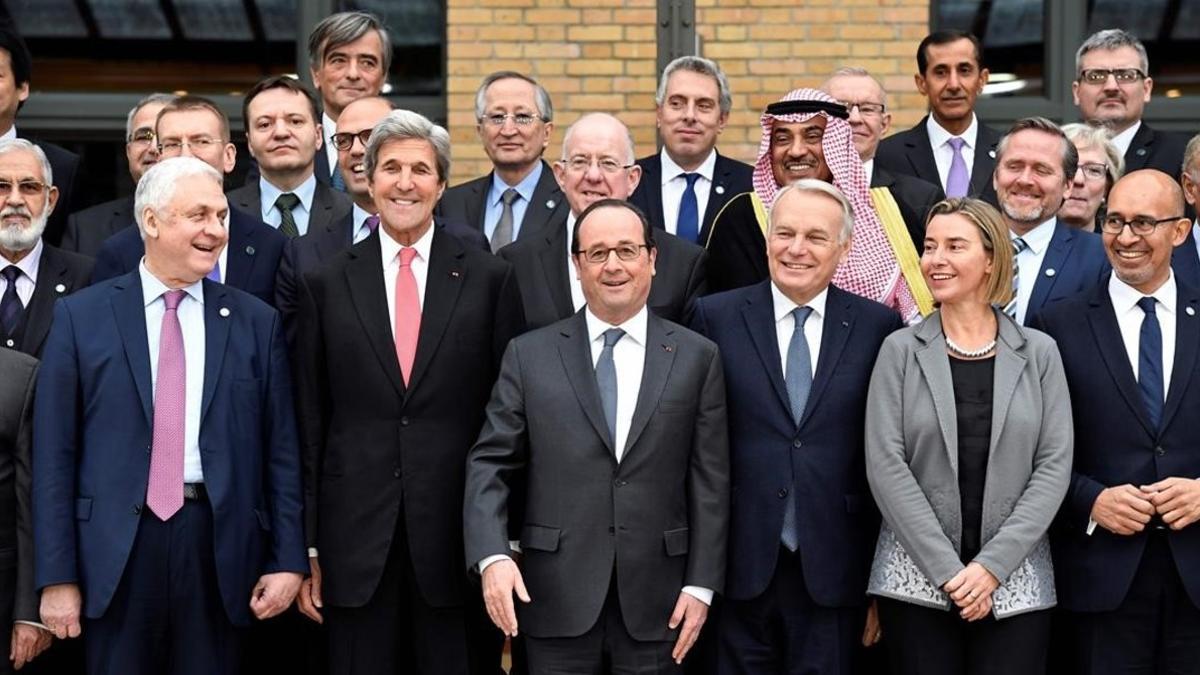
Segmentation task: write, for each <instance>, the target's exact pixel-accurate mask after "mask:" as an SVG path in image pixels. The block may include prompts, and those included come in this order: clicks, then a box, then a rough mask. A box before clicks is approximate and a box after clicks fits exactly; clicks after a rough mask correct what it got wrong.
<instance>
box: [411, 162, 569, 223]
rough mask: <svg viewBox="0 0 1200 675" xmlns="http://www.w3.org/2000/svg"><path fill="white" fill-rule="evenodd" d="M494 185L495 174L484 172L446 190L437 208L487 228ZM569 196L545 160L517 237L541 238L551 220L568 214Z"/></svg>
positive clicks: (448, 215) (455, 218) (452, 217)
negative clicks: (488, 211)
mask: <svg viewBox="0 0 1200 675" xmlns="http://www.w3.org/2000/svg"><path fill="white" fill-rule="evenodd" d="M491 189H492V174H491V173H488V174H487V175H485V176H480V177H479V178H476V179H474V180H470V181H467V182H466V183H463V184H462V185H455V186H454V187H452V188H450V189H448V190H446V193H445V194H444V195H442V199H441V201H439V202H438V205H437V209H436V210H435V211H434V213H436V214H437V215H439V216H442V217H444V218H445V219H446V220H447V221H449V222H453V223H461V224H463V225H466V226H469V227H473V228H475V229H477V230H479V231H480V232H481V233H482V232H484V227H483V219H484V217H485V216H486V215H487V197H488V192H490V191H491ZM568 209H570V206H568V205H567V200H566V198H565V197H563V193H562V188H560V187H559V186H558V181H557V180H555V179H554V170H553V169H552V168H551V167H550V165H549V164H547V163H546V160H542V175H541V176H540V177H539V178H538V183H537V187H535V188H534V189H533V199H532V200H531V201H530V202H529V205H528V206H527V207H526V208H525V216H524V218H523V219H522V221H521V229H520V230H519V231H518V232H517V241H524V240H525V239H527V238H537V237H538V236H540V235H541V233H542V230H544V229H545V228H546V227H547V226H548V225H550V224H551V223H554V222H557V221H558V219H559V218H560V217H561V218H565V217H566V213H567V210H568Z"/></svg>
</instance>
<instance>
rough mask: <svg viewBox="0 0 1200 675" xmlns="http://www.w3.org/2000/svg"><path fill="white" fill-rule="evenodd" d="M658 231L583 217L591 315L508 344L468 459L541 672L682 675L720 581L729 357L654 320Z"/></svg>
mask: <svg viewBox="0 0 1200 675" xmlns="http://www.w3.org/2000/svg"><path fill="white" fill-rule="evenodd" d="M585 119H587V118H585ZM609 120H610V122H607V123H606V124H611V118H609ZM593 121H594V122H599V119H594V120H593ZM581 122H582V120H581ZM577 124H579V123H577ZM612 128H614V129H615V128H616V127H615V126H613V127H612ZM576 149H578V147H577V148H576ZM570 157H572V160H574V159H578V156H573V155H572V156H570ZM610 160H613V158H612V157H606V158H604V160H603V161H610ZM625 161H626V162H628V163H632V157H629V158H627V159H626V160H625ZM581 163H594V161H593V160H592V159H587V160H581ZM592 170H593V171H594V170H595V169H594V168H593V169H592ZM661 236H670V235H666V234H665V233H663V232H661V231H657V230H655V229H654V228H652V227H651V226H650V223H649V221H648V220H647V219H646V216H645V215H644V214H642V212H641V211H640V210H639V209H638V208H637V207H635V206H633V205H631V204H629V203H627V202H625V201H623V200H620V199H611V198H608V199H601V200H597V201H595V202H593V203H592V204H591V205H590V206H589V207H588V208H586V209H585V210H583V211H582V213H580V215H579V217H578V219H576V220H575V223H574V232H573V233H572V237H571V241H572V248H571V264H572V265H573V267H574V269H575V271H576V273H577V274H578V276H579V278H580V280H581V285H582V288H583V293H584V297H585V300H586V302H585V307H584V308H583V309H581V310H580V311H579V312H577V313H575V314H574V316H571V317H570V318H568V319H566V320H564V321H561V322H558V323H556V324H554V325H553V326H550V327H547V328H543V329H541V330H536V331H533V332H530V333H527V334H525V335H523V336H520V337H517V338H515V339H514V340H513V341H512V342H511V343H509V345H508V348H507V349H506V350H505V353H504V358H503V361H502V362H501V366H500V375H499V380H498V382H497V384H496V387H495V388H494V389H493V393H492V399H491V402H490V403H489V404H488V406H487V417H486V420H485V422H484V425H483V429H482V431H481V432H480V434H479V440H478V441H477V442H476V443H475V446H474V447H473V448H472V449H471V452H470V454H469V455H468V459H467V486H466V494H465V504H466V506H465V514H464V523H465V527H466V531H465V536H466V559H467V562H468V564H469V565H470V566H471V567H472V569H478V570H479V572H480V574H481V575H482V579H483V597H484V600H485V602H486V603H487V607H488V614H489V615H490V616H491V618H492V621H493V622H494V623H495V624H496V626H498V627H499V628H500V629H501V630H503V631H504V632H505V633H506V634H507V635H510V636H514V637H515V636H518V635H524V636H525V644H526V649H527V653H528V658H529V672H530V673H533V674H535V675H540V674H543V673H600V672H614V673H635V672H636V673H647V674H650V673H680V672H682V669H681V667H680V664H681V663H682V662H683V660H684V658H685V657H686V656H687V655H688V653H689V651H690V650H691V648H692V647H693V646H694V644H695V641H696V639H697V637H698V636H699V633H700V629H701V627H702V626H703V625H704V623H705V620H706V619H707V616H708V606H709V604H710V603H711V602H712V596H713V593H714V592H716V591H720V590H722V588H723V586H724V579H725V540H726V531H727V528H728V523H729V449H728V440H727V434H726V429H725V385H724V377H723V374H722V368H721V359H720V356H719V354H718V352H717V349H716V346H715V345H714V344H713V343H711V342H710V341H708V340H707V339H705V338H702V337H700V336H699V335H697V334H695V333H693V332H692V331H690V330H687V329H685V328H683V327H682V326H678V325H675V324H673V323H671V322H668V321H664V320H663V319H662V318H660V317H659V316H657V315H656V314H655V313H654V312H649V311H647V301H648V299H649V296H650V294H651V293H652V290H651V286H652V284H651V282H652V281H653V279H654V276H655V270H656V268H657V266H658V256H657V250H656V246H655V242H656V240H657V239H658V238H659V237H661ZM514 508H515V509H519V510H520V511H522V512H523V513H524V518H523V521H518V522H516V524H517V525H520V527H519V531H520V548H521V558H520V562H517V561H515V560H514V559H513V557H512V553H511V552H510V549H509V534H508V533H509V531H510V528H512V526H513V525H514V522H513V520H514V519H515V518H516V516H514V515H513V510H514ZM514 606H515V607H514ZM518 620H519V624H518ZM605 661H607V662H608V663H609V664H610V667H611V671H610V670H601V668H602V665H601V664H602V663H604V662H605Z"/></svg>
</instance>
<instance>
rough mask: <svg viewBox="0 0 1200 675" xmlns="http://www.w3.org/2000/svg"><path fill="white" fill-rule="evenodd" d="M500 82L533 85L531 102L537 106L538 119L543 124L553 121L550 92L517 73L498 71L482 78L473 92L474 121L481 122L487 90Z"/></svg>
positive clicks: (533, 80) (535, 81)
mask: <svg viewBox="0 0 1200 675" xmlns="http://www.w3.org/2000/svg"><path fill="white" fill-rule="evenodd" d="M500 80H521V81H522V82H528V83H529V84H531V85H533V102H534V104H535V105H536V106H537V111H538V117H540V118H542V121H543V122H553V121H554V104H552V103H551V102H550V92H548V91H546V88H545V87H543V86H542V85H541V84H539V83H538V81H537V80H535V79H533V78H532V77H530V76H528V75H525V74H523V73H518V72H517V71H515V70H500V71H497V72H494V73H492V74H491V75H488V76H487V77H485V78H483V82H481V83H479V89H476V90H475V119H476V120H482V119H483V113H484V112H485V111H486V108H487V100H486V98H487V89H488V87H490V86H492V85H493V84H495V83H497V82H499V81H500Z"/></svg>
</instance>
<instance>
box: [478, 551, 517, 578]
mask: <svg viewBox="0 0 1200 675" xmlns="http://www.w3.org/2000/svg"><path fill="white" fill-rule="evenodd" d="M501 560H512V558H510V557H508V556H506V555H504V554H503V553H499V554H496V555H489V556H488V557H486V558H484V559H483V560H480V561H479V573H480V574H483V571H484V570H486V569H487V568H488V565H491V564H492V563H497V562H500V561H501Z"/></svg>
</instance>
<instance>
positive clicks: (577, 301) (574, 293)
mask: <svg viewBox="0 0 1200 675" xmlns="http://www.w3.org/2000/svg"><path fill="white" fill-rule="evenodd" d="M574 230H575V214H574V213H572V212H570V211H568V212H567V281H568V283H569V284H570V286H571V307H572V308H573V309H574V310H575V311H576V312H578V311H579V310H580V309H582V308H583V306H584V305H586V304H587V299H586V298H584V297H583V283H582V282H580V281H579V271H578V270H576V269H575V256H573V255H571V234H572V233H573V231H574Z"/></svg>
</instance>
